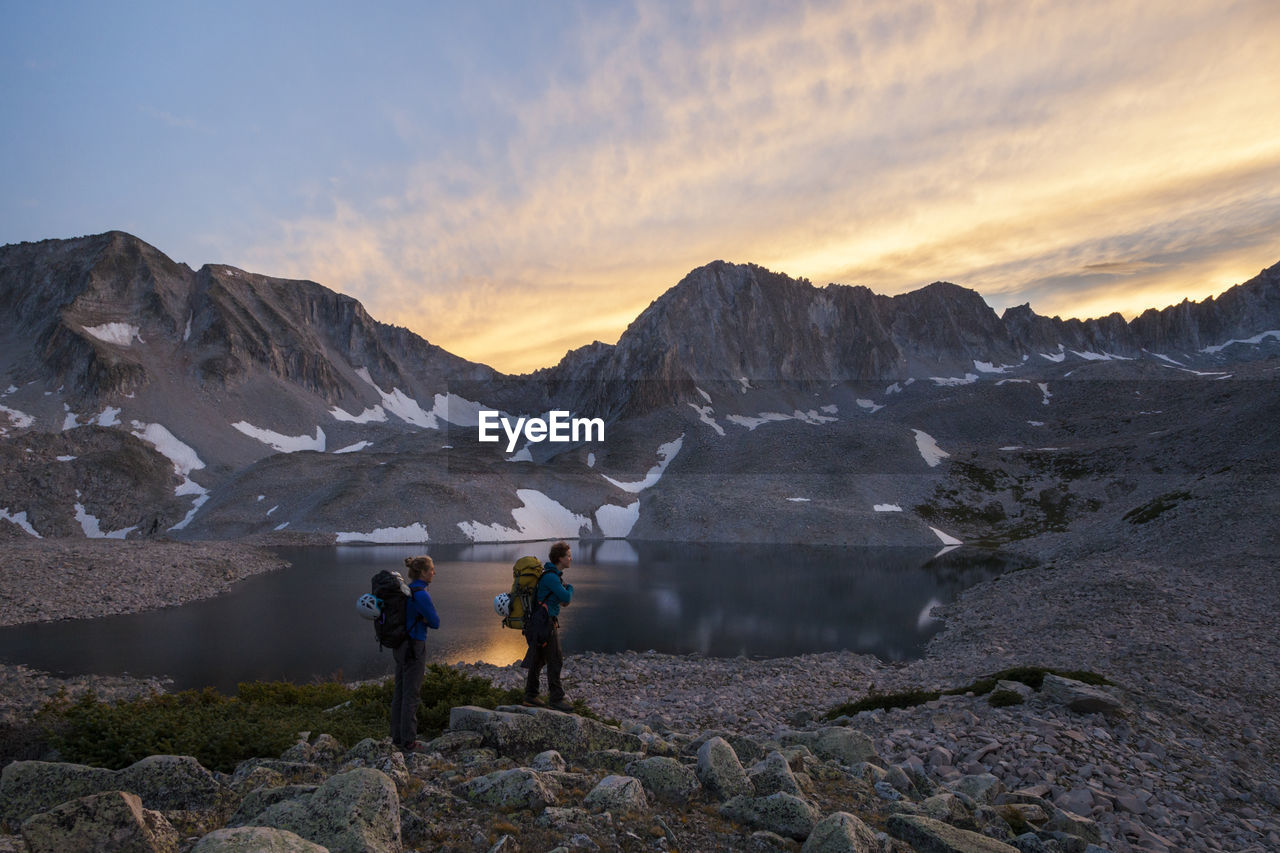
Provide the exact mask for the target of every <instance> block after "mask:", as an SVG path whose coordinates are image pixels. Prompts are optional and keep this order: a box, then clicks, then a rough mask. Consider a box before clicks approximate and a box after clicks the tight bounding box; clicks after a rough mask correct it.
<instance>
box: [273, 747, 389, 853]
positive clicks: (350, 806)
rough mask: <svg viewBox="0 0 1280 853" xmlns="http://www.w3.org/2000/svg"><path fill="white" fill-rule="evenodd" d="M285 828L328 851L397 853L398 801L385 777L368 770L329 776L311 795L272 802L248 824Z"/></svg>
mask: <svg viewBox="0 0 1280 853" xmlns="http://www.w3.org/2000/svg"><path fill="white" fill-rule="evenodd" d="M248 824H249V825H250V826H271V827H276V828H277V829H287V830H289V831H290V832H294V833H296V834H298V835H300V836H302V837H303V838H305V839H307V840H308V841H314V842H315V843H316V844H320V845H322V846H325V847H328V848H329V849H330V850H332V851H335V853H336V851H340V850H353V851H355V850H358V851H367V853H380V851H398V850H399V849H400V797H399V795H398V794H397V793H396V786H395V783H394V782H392V781H391V779H390V778H389V777H387V775H386V774H385V773H381V772H379V771H377V770H373V769H371V768H367V767H360V768H356V769H355V770H350V771H347V772H346V773H340V774H338V775H336V776H332V777H330V778H329V779H328V780H327V781H325V783H324V784H323V785H321V786H320V787H318V788H316V790H315V791H314V792H313V793H311V794H310V795H309V796H303V797H297V798H295V799H290V800H286V801H284V802H280V803H276V804H275V805H273V806H271V807H270V808H268V809H266V810H265V811H263V812H262V813H260V814H259V815H257V816H256V817H254V818H253V819H252V820H250V821H249V822H248Z"/></svg>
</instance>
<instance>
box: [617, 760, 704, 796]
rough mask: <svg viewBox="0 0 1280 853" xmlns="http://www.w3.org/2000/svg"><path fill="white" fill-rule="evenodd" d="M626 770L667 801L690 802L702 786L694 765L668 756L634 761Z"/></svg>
mask: <svg viewBox="0 0 1280 853" xmlns="http://www.w3.org/2000/svg"><path fill="white" fill-rule="evenodd" d="M626 772H627V774H628V775H630V776H634V777H635V778H637V779H639V780H640V782H641V784H643V785H644V787H645V789H646V790H647V791H649V792H650V793H651V794H653V796H654V797H655V798H657V799H659V800H661V801H662V802H665V803H685V802H688V801H689V798H690V797H692V796H693V795H694V794H696V793H697V792H698V789H699V788H701V787H702V785H701V784H700V783H699V782H698V774H697V773H695V772H694V770H693V768H692V767H690V766H688V765H687V764H681V763H680V762H679V761H677V760H675V759H674V758H669V757H666V756H655V757H654V758H646V759H643V760H641V761H633V762H631V763H630V764H628V765H627V768H626Z"/></svg>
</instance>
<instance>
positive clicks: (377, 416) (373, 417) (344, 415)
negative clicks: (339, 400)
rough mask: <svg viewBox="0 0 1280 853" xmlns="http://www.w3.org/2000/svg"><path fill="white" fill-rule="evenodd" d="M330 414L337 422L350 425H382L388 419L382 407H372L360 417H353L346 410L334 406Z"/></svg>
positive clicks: (359, 415)
mask: <svg viewBox="0 0 1280 853" xmlns="http://www.w3.org/2000/svg"><path fill="white" fill-rule="evenodd" d="M329 414H331V415H333V419H334V420H335V421H345V422H346V423H350V424H368V423H382V422H383V421H385V420H386V419H387V413H386V412H384V411H383V410H382V407H381V406H371V407H370V408H368V409H365V410H364V411H363V412H361V413H360V414H358V415H353V414H351V413H350V412H348V411H346V410H345V409H340V408H338V407H337V406H334V407H333V408H332V409H330V410H329Z"/></svg>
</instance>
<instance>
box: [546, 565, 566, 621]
mask: <svg viewBox="0 0 1280 853" xmlns="http://www.w3.org/2000/svg"><path fill="white" fill-rule="evenodd" d="M571 598H573V584H571V583H565V582H564V581H563V580H562V579H561V577H560V570H559V569H558V568H556V566H555V564H554V563H544V564H543V566H542V577H540V578H538V596H537V600H538V601H545V602H546V603H547V611H548V612H549V613H550V614H551V616H552V618H556V617H558V616H559V615H560V606H561V605H563V604H568V603H569V599H571Z"/></svg>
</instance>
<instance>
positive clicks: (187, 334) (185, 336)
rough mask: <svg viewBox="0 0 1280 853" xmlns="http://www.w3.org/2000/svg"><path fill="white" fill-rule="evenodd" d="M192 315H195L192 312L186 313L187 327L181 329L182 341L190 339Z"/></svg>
mask: <svg viewBox="0 0 1280 853" xmlns="http://www.w3.org/2000/svg"><path fill="white" fill-rule="evenodd" d="M194 317H195V315H194V314H188V315H187V327H186V328H185V329H183V330H182V340H183V341H188V340H190V339H191V320H192V319H193V318H194Z"/></svg>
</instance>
